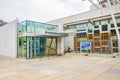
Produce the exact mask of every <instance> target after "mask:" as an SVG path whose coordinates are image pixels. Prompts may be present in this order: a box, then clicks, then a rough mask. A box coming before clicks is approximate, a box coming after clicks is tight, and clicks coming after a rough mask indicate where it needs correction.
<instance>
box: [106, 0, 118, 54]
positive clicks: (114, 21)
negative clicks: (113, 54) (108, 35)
mask: <svg viewBox="0 0 120 80" xmlns="http://www.w3.org/2000/svg"><path fill="white" fill-rule="evenodd" d="M107 2H108V4H109V7H111V2H110V0H107ZM110 10H111V9H110ZM110 12H111V16H112V20H113V23H114V26H115V30H116V33H117V38H118V52H119V53H120V44H119V43H120V42H119V40H120V34H119V31H118V27H117V23H116V19H115V16H114V13H113V12H112V11H110Z"/></svg>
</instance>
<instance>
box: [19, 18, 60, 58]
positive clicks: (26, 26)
mask: <svg viewBox="0 0 120 80" xmlns="http://www.w3.org/2000/svg"><path fill="white" fill-rule="evenodd" d="M46 31H58V27H57V26H56V25H49V24H45V23H40V22H35V21H29V20H26V21H23V22H21V23H19V24H18V57H23V58H36V57H43V56H49V55H56V54H57V37H55V36H54V37H53V36H49V37H48V36H41V35H39V36H38V35H37V36H36V35H35V34H38V33H39V34H44V33H45V32H46ZM26 33H32V34H34V35H31V34H29V35H25V34H26Z"/></svg>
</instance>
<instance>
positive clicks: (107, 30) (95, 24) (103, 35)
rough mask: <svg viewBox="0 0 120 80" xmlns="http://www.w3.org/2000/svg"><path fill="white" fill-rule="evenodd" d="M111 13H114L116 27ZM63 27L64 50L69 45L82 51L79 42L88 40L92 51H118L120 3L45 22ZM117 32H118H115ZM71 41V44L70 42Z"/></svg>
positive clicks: (75, 49) (119, 46) (74, 49)
mask: <svg viewBox="0 0 120 80" xmlns="http://www.w3.org/2000/svg"><path fill="white" fill-rule="evenodd" d="M111 13H113V14H114V15H115V20H116V23H117V28H116V27H115V26H114V22H113V19H112V16H111ZM47 23H49V24H55V25H59V24H61V27H63V28H64V31H65V32H66V33H69V36H68V37H65V38H64V50H65V52H66V51H67V49H68V47H71V49H72V50H73V51H77V52H78V51H79V52H80V51H82V50H81V47H80V43H81V42H90V43H91V50H87V51H86V52H92V53H108V54H109V53H115V52H120V40H119V39H118V38H119V37H118V36H119V35H120V4H117V5H112V6H110V7H104V8H100V9H97V10H92V11H88V12H84V13H80V14H76V15H72V16H68V17H65V18H61V19H57V20H53V21H49V22H47ZM116 31H118V32H119V34H117V33H116ZM70 43H71V44H70Z"/></svg>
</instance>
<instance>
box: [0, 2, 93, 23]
mask: <svg viewBox="0 0 120 80" xmlns="http://www.w3.org/2000/svg"><path fill="white" fill-rule="evenodd" d="M90 5H91V4H90V3H89V2H88V1H87V0H86V1H84V2H83V1H82V0H0V20H4V21H7V22H9V21H12V20H14V19H16V18H18V19H19V20H20V21H24V20H33V21H39V22H47V21H51V20H55V19H59V18H63V17H66V16H70V15H74V14H78V13H82V12H85V11H89V10H90Z"/></svg>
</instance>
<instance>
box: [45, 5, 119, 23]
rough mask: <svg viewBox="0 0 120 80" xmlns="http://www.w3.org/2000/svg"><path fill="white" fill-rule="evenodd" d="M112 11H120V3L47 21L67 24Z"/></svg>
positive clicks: (104, 14) (115, 12) (101, 15)
mask: <svg viewBox="0 0 120 80" xmlns="http://www.w3.org/2000/svg"><path fill="white" fill-rule="evenodd" d="M111 12H112V13H114V14H117V13H120V4H117V5H113V6H111V7H106V8H102V9H97V10H93V11H88V12H84V13H80V14H76V15H72V16H68V17H64V18H61V19H57V20H53V21H49V22H47V23H49V24H56V25H58V24H59V23H61V24H66V23H71V22H76V21H82V20H88V19H93V18H98V17H103V16H107V15H110V13H111Z"/></svg>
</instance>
